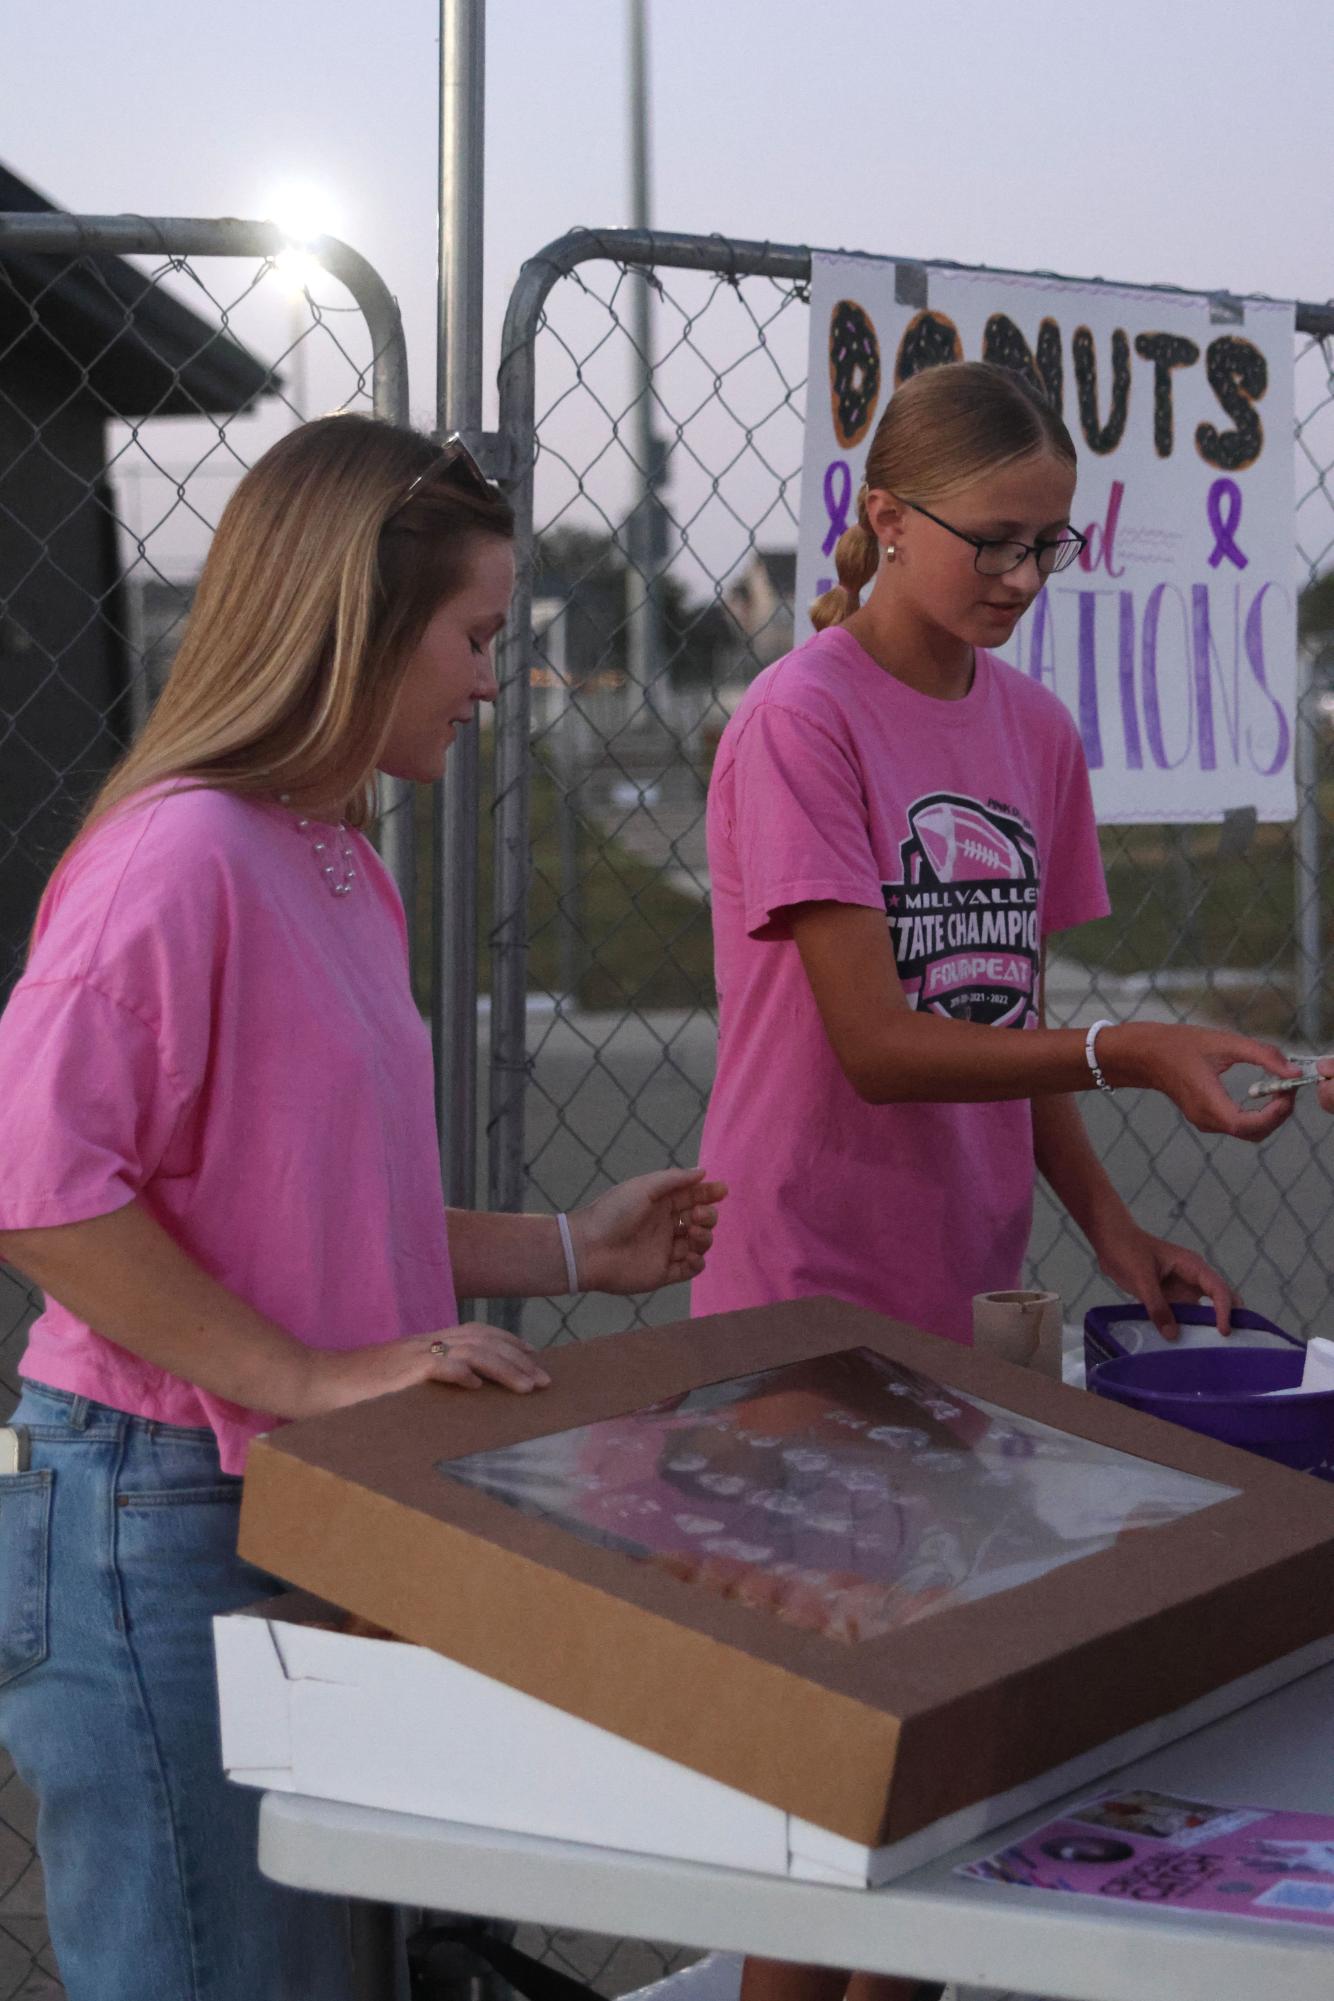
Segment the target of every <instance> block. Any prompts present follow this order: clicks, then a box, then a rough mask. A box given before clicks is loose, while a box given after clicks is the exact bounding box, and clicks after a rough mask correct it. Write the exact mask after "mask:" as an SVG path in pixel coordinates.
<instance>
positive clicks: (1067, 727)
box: [692, 627, 1108, 1343]
mask: <svg viewBox="0 0 1334 2001" xmlns="http://www.w3.org/2000/svg"><path fill="white" fill-rule="evenodd" d="M708 835H709V866H710V871H711V875H712V883H713V927H714V953H715V970H716V976H717V982H718V995H719V1010H720V1013H719V1045H718V1074H717V1079H716V1082H715V1085H714V1089H713V1095H712V1097H711V1099H710V1102H709V1110H708V1117H707V1119H706V1121H705V1127H704V1136H703V1140H702V1142H701V1147H700V1158H701V1160H702V1161H704V1162H705V1163H706V1165H707V1166H708V1169H709V1172H710V1174H713V1175H718V1176H720V1177H721V1178H722V1179H723V1180H725V1181H726V1182H727V1183H728V1184H729V1187H730V1190H731V1193H730V1195H729V1198H728V1202H727V1205H726V1210H725V1214H724V1216H723V1219H722V1222H721V1223H720V1226H719V1230H718V1235H717V1240H716V1242H715V1245H714V1248H713V1251H712V1253H711V1255H710V1258H709V1263H708V1266H707V1268H706V1270H705V1272H704V1273H703V1275H702V1276H701V1277H700V1278H698V1279H697V1280H696V1281H695V1285H694V1289H693V1293H692V1305H693V1309H694V1311H695V1312H696V1313H718V1312H725V1311H728V1310H730V1309H732V1308H735V1307H741V1306H755V1305H760V1304H763V1303H765V1302H768V1301H772V1300H780V1299H796V1298H803V1297H811V1296H812V1295H815V1294H820V1293H828V1294H832V1295H834V1296H835V1297H837V1298H840V1299H846V1300H850V1301H852V1302H853V1303H854V1304H857V1305H862V1306H868V1307H872V1308H874V1309H876V1310H878V1311H880V1312H882V1313H889V1314H893V1315H895V1316H896V1317H898V1318H900V1319H903V1320H907V1321H910V1322H912V1323H913V1324H915V1325H916V1326H919V1327H924V1328H927V1329H928V1330H929V1331H931V1332H932V1333H936V1334H941V1335H945V1336H946V1337H947V1338H949V1339H951V1340H954V1341H960V1342H965V1343H966V1342H968V1341H970V1340H971V1338H972V1334H971V1327H972V1304H971V1302H972V1298H973V1295H974V1294H975V1293H977V1292H985V1291H991V1290H996V1289H1000V1288H1007V1287H1011V1286H1014V1285H1016V1284H1017V1283H1018V1280H1019V1276H1020V1271H1021V1267H1022V1262H1023V1257H1024V1251H1025V1248H1026V1246H1027V1242H1028V1234H1029V1228H1030V1225H1031V1222H1032V1208H1033V1179H1034V1166H1033V1123H1032V1113H1031V1109H1030V1106H1029V1103H1028V1101H1027V1100H1026V1099H1019V1100H1010V1101H1006V1102H1002V1103H996V1104H941V1105H923V1104H906V1105H868V1104H866V1103H865V1102H864V1100H862V1099H861V1098H859V1097H858V1095H857V1093H856V1092H855V1091H854V1090H853V1088H852V1086H851V1084H849V1083H848V1081H847V1079H846V1078H845V1077H844V1075H843V1072H842V1070H841V1069H840V1068H839V1065H838V1062H837V1060H836V1058H835V1056H834V1052H833V1050H832V1048H831V1047H830V1044H829V1041H828V1038H827V1037H826V1035H825V1032H824V1027H823V1024H822V1023H821V1020H820V1016H819V1013H818V1011H817V1009H816V1005H815V999H814V996H813V995H812V993H811V990H810V986H809V984H808V983H807V980H806V976H805V973H804V971H803V969H802V965H801V960H800V957H799V955H798V952H797V948H796V945H795V944H794V943H793V941H792V935H791V928H790V923H789V921H788V920H789V916H790V913H791V910H792V908H793V906H794V905H797V904H801V903H811V902H836V903H851V904H860V905H864V906H866V907H868V908H870V909H873V910H879V911H883V912H884V915H885V922H886V924H887V925H888V926H889V931H890V937H891V939H892V941H893V946H894V955H895V959H896V961H897V964H898V970H899V975H900V977H901V979H902V981H903V986H904V991H905V993H906V994H907V997H908V1001H909V1003H910V1005H911V1006H913V1007H916V1008H919V1009H927V1008H929V1009H931V1010H933V1011H934V1012H935V1013H937V1014H941V1015H944V1016H947V1017H951V1018H953V1019H956V1020H965V1021H980V1022H988V1023H991V1024H993V1025H994V1026H995V1027H996V1028H997V1029H1026V1028H1030V1027H1036V1026H1037V1025H1038V1008H1039V991H1038V988H1039V975H1040V970H1041V959H1042V946H1043V941H1044V939H1045V938H1046V937H1047V935H1048V934H1049V933H1050V932H1053V931H1062V930H1064V929H1066V928H1067V927H1068V926H1070V925H1074V924H1082V923H1086V922H1087V921H1089V920H1090V919H1092V918H1096V917H1102V916H1104V915H1105V914H1106V912H1107V908H1108V904H1107V894H1106V889H1105V886H1104V882H1103V874H1102V865H1101V861H1100V859H1099V854H1098V841H1097V830H1096V827H1095V824H1094V819H1093V808H1092V802H1091V799H1090V794H1089V783H1088V773H1087V770H1086V768H1085V765H1084V757H1083V751H1082V748H1081V745H1080V742H1079V736H1078V732H1077V730H1076V727H1075V724H1074V720H1073V718H1072V717H1071V716H1070V714H1069V712H1068V711H1067V710H1066V708H1065V707H1064V705H1063V704H1062V703H1061V702H1060V701H1059V700H1058V699H1057V697H1056V696H1055V695H1054V694H1052V692H1051V691H1050V690H1049V689H1047V688H1045V687H1042V686H1040V685H1039V684H1038V683H1036V682H1034V681H1031V680H1029V679H1028V678H1027V677H1026V676H1024V675H1023V674H1020V673H1018V672H1017V671H1016V670H1015V669H1013V668H1011V667H1008V666H1006V665H1005V663H1004V662H1003V661H1000V660H997V659H995V658H994V657H993V656H992V655H990V654H987V653H981V652H979V653H978V654H977V656H976V672H975V674H974V678H973V685H972V687H971V688H970V690H969V692H968V694H967V695H966V696H965V697H964V699H963V700H962V701H957V702H943V701H938V700H936V699H935V698H933V697H931V696H928V695H923V694H920V693H919V692H918V691H917V690H916V689H913V688H909V687H907V686H905V685H904V683H903V682H901V681H897V680H895V679H894V677H893V676H892V675H890V674H887V673H886V672H884V670H883V669H882V668H880V667H878V666H877V665H876V663H875V661H874V660H872V659H871V658H870V656H869V654H867V653H865V652H864V651H863V650H862V648H861V647H860V646H859V645H858V644H857V642H856V641H855V640H854V639H853V638H851V637H850V635H849V634H848V633H846V632H844V631H843V630H842V629H841V628H839V627H832V628H831V629H829V630H828V631H826V632H822V633H819V634H817V635H816V637H815V638H814V639H811V640H809V641H808V642H807V643H806V645H804V646H801V647H799V648H798V649H797V650H796V652H794V653H790V654H788V655H787V656H786V657H785V658H784V659H782V660H779V661H776V662H775V663H774V665H773V666H772V667H770V668H767V669H766V670H765V672H764V673H763V674H761V675H760V676H759V677H758V679H757V680H756V681H755V682H754V684H753V685H752V687H751V688H750V689H749V691H748V692H747V695H746V697H745V700H744V701H743V702H742V704H741V707H740V708H739V709H738V711H737V713H736V715H735V716H734V717H733V719H732V721H731V723H730V724H729V725H728V727H727V730H726V731H725V733H724V735H723V739H722V742H721V744H720V746H719V751H718V758H717V762H716V764H715V767H714V773H713V780H712V784H711V786H710V790H709V809H708Z"/></svg>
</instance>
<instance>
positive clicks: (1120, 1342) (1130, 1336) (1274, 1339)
mask: <svg viewBox="0 0 1334 2001" xmlns="http://www.w3.org/2000/svg"><path fill="white" fill-rule="evenodd" d="M1173 1312H1174V1314H1175V1316H1176V1321H1177V1325H1178V1326H1179V1327H1180V1328H1182V1329H1183V1330H1186V1329H1190V1328H1193V1327H1207V1328H1208V1329H1209V1330H1210V1331H1211V1333H1212V1334H1213V1335H1214V1339H1213V1341H1211V1342H1208V1343H1207V1344H1205V1345H1208V1346H1210V1347H1216V1346H1218V1345H1219V1343H1220V1342H1221V1340H1222V1338H1223V1337H1222V1336H1221V1335H1219V1334H1218V1332H1217V1329H1218V1321H1217V1318H1216V1317H1215V1314H1214V1309H1213V1307H1212V1306H1177V1307H1174V1308H1173ZM1232 1325H1233V1327H1234V1329H1235V1330H1236V1331H1235V1333H1233V1334H1230V1335H1229V1336H1228V1337H1227V1338H1228V1340H1229V1341H1235V1342H1236V1344H1237V1346H1238V1347H1239V1348H1264V1349H1269V1350H1271V1351H1272V1350H1274V1349H1276V1348H1277V1349H1279V1350H1282V1349H1283V1348H1294V1349H1296V1351H1297V1353H1298V1354H1302V1353H1304V1352H1305V1343H1304V1342H1301V1341H1299V1340H1298V1339H1297V1338H1296V1336H1295V1335H1293V1334H1287V1333H1285V1332H1284V1330H1283V1329H1282V1328H1281V1327H1276V1326H1275V1325H1274V1322H1273V1321H1272V1320H1266V1319H1265V1317H1264V1315H1263V1314H1262V1313H1252V1312H1251V1310H1250V1308H1249V1307H1245V1306H1239V1307H1237V1308H1236V1310H1235V1311H1234V1313H1233V1315H1232ZM1140 1334H1147V1335H1148V1336H1149V1338H1150V1340H1151V1342H1152V1343H1153V1344H1154V1346H1153V1348H1152V1350H1151V1352H1155V1353H1156V1352H1157V1344H1158V1342H1159V1341H1160V1340H1161V1336H1160V1335H1159V1334H1158V1332H1157V1330H1156V1329H1155V1328H1154V1327H1153V1324H1152V1322H1151V1321H1150V1319H1149V1314H1148V1309H1147V1307H1144V1306H1126V1305H1125V1304H1123V1303H1122V1302H1120V1301H1118V1302H1117V1304H1116V1305H1115V1306H1095V1307H1093V1308H1091V1309H1090V1311H1089V1312H1088V1313H1086V1314H1085V1315H1084V1368H1085V1371H1086V1373H1087V1375H1088V1376H1089V1377H1090V1378H1091V1377H1092V1375H1093V1371H1094V1370H1095V1369H1096V1368H1097V1366H1098V1364H1099V1362H1114V1361H1119V1360H1120V1358H1121V1357H1122V1356H1123V1355H1138V1354H1142V1353H1144V1346H1143V1343H1142V1342H1141V1341H1140V1340H1138V1339H1136V1336H1137V1335H1140ZM1248 1334H1249V1335H1251V1336H1255V1335H1257V1334H1258V1335H1259V1336H1260V1339H1259V1340H1258V1341H1257V1340H1255V1339H1251V1340H1249V1341H1248V1340H1246V1339H1244V1338H1241V1337H1244V1336H1245V1335H1248ZM1200 1345H1201V1344H1200V1343H1199V1342H1192V1341H1191V1339H1190V1336H1189V1333H1184V1332H1183V1346H1185V1347H1191V1346H1195V1347H1198V1346H1200Z"/></svg>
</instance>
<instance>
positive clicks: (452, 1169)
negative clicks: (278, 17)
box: [432, 0, 486, 1209]
mask: <svg viewBox="0 0 1334 2001" xmlns="http://www.w3.org/2000/svg"><path fill="white" fill-rule="evenodd" d="M485 104H486V5H485V0H441V9H440V263H439V286H440V332H439V349H438V356H439V360H438V367H437V374H436V414H437V421H438V424H439V428H440V433H441V435H442V436H445V435H447V434H448V433H449V432H451V431H462V432H464V433H465V434H467V435H468V436H469V437H471V438H473V439H476V437H477V436H478V434H479V433H480V431H481V427H482V195H483V162H484V143H485V131H484V123H485ZM479 792H480V787H479V784H478V754H477V725H476V724H475V723H473V724H471V725H470V726H469V727H468V728H467V729H466V730H463V731H461V732H460V735H459V738H458V740H457V742H456V743H455V745H454V747H453V749H452V750H451V752H450V755H449V763H448V766H447V767H446V773H445V778H444V782H443V784H442V785H440V786H439V787H437V791H436V801H435V842H436V858H437V864H438V867H437V896H436V908H437V920H436V921H437V933H436V940H437V964H436V981H435V995H434V1018H433V1021H432V1031H433V1034H434V1037H435V1063H436V1116H437V1120H438V1123H439V1128H440V1148H441V1170H442V1174H443V1178H444V1187H445V1200H446V1202H447V1203H449V1204H450V1206H451V1207H453V1208H458V1209H470V1208H472V1207H473V1205H474V1199H475V1188H476V1172H477V814H478V800H479Z"/></svg>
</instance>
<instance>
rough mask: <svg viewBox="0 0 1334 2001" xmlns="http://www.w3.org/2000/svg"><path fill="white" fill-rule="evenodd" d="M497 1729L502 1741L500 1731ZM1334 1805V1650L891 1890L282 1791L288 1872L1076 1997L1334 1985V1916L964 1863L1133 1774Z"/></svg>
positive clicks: (271, 1823)
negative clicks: (1107, 1891)
mask: <svg viewBox="0 0 1334 2001" xmlns="http://www.w3.org/2000/svg"><path fill="white" fill-rule="evenodd" d="M499 1748H500V1747H498V1749H499ZM1130 1784H1135V1785H1145V1786H1151V1787H1153V1788H1154V1789H1156V1790H1158V1791H1161V1792H1176V1793H1185V1794H1187V1795H1189V1796H1192V1797H1195V1798H1199V1799H1203V1800H1216V1801H1218V1802H1220V1803H1223V1804H1231V1805H1239V1806H1245V1805H1251V1806H1265V1807H1272V1808H1284V1809H1287V1810H1289V1811H1296V1812H1307V1813H1327V1814H1334V1666H1331V1667H1325V1668H1321V1669H1319V1670H1317V1671H1316V1672H1315V1673H1313V1674H1310V1675H1307V1676H1306V1677H1305V1678H1304V1679H1303V1680H1301V1681H1298V1682H1294V1683H1292V1684H1291V1685H1289V1686H1288V1687H1287V1688H1284V1689H1281V1690H1280V1691H1279V1692H1278V1693H1277V1694H1274V1695H1270V1696H1265V1697H1264V1698H1262V1699H1261V1700H1260V1701H1259V1702H1256V1703H1253V1704H1251V1706H1250V1707H1249V1708H1246V1709H1243V1710H1240V1711H1238V1712H1237V1713H1236V1714H1234V1715H1232V1716H1229V1717H1226V1718H1225V1719H1224V1720H1223V1721H1222V1722H1220V1723H1215V1724H1211V1725H1210V1726H1209V1727H1208V1728H1207V1729H1204V1730H1200V1731H1197V1732H1196V1734H1195V1735H1194V1736H1193V1737H1186V1738H1183V1739H1182V1740H1181V1741H1180V1742H1178V1743H1176V1744H1172V1745H1169V1746H1168V1747H1167V1748H1166V1749H1165V1750H1160V1751H1155V1752H1154V1753H1153V1754H1152V1755H1151V1756H1149V1757H1147V1758H1143V1759H1141V1760H1139V1761H1138V1762H1137V1763H1135V1764H1132V1765H1128V1766H1126V1767H1124V1768H1123V1769H1122V1770H1121V1771H1120V1772H1117V1773H1115V1774H1109V1775H1108V1776H1107V1778H1106V1779H1104V1780H1101V1781H1099V1782H1098V1783H1097V1784H1096V1785H1092V1786H1087V1787H1084V1788H1082V1789H1081V1790H1080V1791H1079V1792H1078V1793H1075V1794H1071V1795H1069V1796H1068V1799H1067V1800H1066V1801H1064V1802H1062V1801H1056V1802H1053V1803H1052V1804H1051V1805H1050V1806H1047V1807H1045V1808H1043V1809H1041V1810H1040V1811H1039V1812H1037V1813H1033V1814H1029V1815H1028V1816H1026V1817H1025V1818H1024V1819H1022V1820H1018V1821H1015V1822H1014V1823H1013V1825H1012V1826H1011V1827H1009V1828H1006V1829H1004V1830H1002V1831H1000V1832H997V1833H993V1834H991V1835H989V1836H987V1837H986V1838H985V1839H984V1840H982V1841H979V1842H974V1843H973V1844H971V1845H970V1846H969V1847H966V1848H961V1849H959V1850H958V1851H957V1852H956V1853H954V1854H953V1855H950V1856H947V1857H945V1858H944V1859H943V1860H941V1861H938V1862H935V1863H932V1864H930V1865H928V1866H927V1867H925V1868H922V1869H918V1870H915V1871H914V1872H913V1873H912V1874H911V1875H908V1876H903V1877H901V1878H900V1879H899V1880H898V1881H897V1882H895V1883H892V1884H890V1885H889V1886H888V1887H887V1888H886V1889H883V1890H863V1889H845V1888H842V1887H832V1886H825V1885H823V1884H814V1883H798V1882H789V1881H785V1880H783V1879H781V1878H777V1877H772V1876H758V1875H752V1874H748V1873H745V1872H743V1871H740V1870H727V1869H715V1868H705V1867H699V1866H696V1865H692V1864H687V1863H681V1862H669V1861H664V1860H661V1859H659V1858H656V1857H653V1856H644V1855H632V1854H627V1853H625V1852H624V1851H620V1850H616V1849H604V1848H588V1847H578V1846H575V1845H574V1844H572V1843H564V1842H557V1841H546V1840H540V1839H537V1838H535V1837H532V1836H527V1835H519V1834H507V1833H504V1832H500V1831H497V1830H493V1829H487V1828H477V1827H465V1826H463V1825H461V1824H458V1823H455V1822H449V1821H435V1820H425V1819H419V1818H416V1817H414V1816H412V1815H408V1814H396V1813H382V1812H377V1811H374V1810H372V1809H370V1808H366V1807H353V1806H341V1805H337V1804H334V1803H332V1802H330V1801H328V1800H313V1799H305V1798H302V1797H299V1796H296V1795H293V1794H282V1793H270V1794H268V1795H266V1797H265V1799H264V1803H263V1809H262V1814H261V1820H260V1851H259V1852H260V1864H261V1867H262V1868H263V1869H264V1870H265V1872H266V1874H268V1875H270V1876H272V1877H275V1878H276V1879H277V1880H278V1881H279V1882H283V1883H289V1884H292V1885H295V1886H297V1887H300V1888H305V1889H314V1890H326V1891H334V1892H338V1893H341V1894H344V1895H349V1896H356V1897H363V1898H368V1899H371V1900H376V1901H382V1902H385V1903H398V1904H408V1905H417V1906H421V1907H423V1908H425V1909H440V1910H454V1911H459V1910H462V1911H470V1912H475V1913H477V1914H479V1915H482V1916H487V1917H498V1918H511V1919H518V1920H522V1921H529V1922H533V1923H537V1924H547V1925H557V1926H565V1927H572V1928H574V1929H576V1930H585V1931H592V1932H602V1933H608V1934H611V1935H614V1936H618V1937H637V1938H653V1939H671V1940H674V1941H676V1942H677V1943H678V1944H681V1945H687V1946H702V1947H712V1948H715V1949H722V1950H726V1951H732V1952H759V1953H763V1954H766V1955H768V1956H770V1957H773V1958H779V1959H791V1960H802V1961H809V1962H812V1963H815V1964H825V1965H835V1966H848V1967H860V1968H863V1969H865V1970H867V1971H870V1972H882V1973H903V1974H912V1975H917V1976H919V1977H921V1978H935V1979H938V1980H952V1981H956V1982H960V1983H965V1984H968V1985H973V1986H979V1987H986V1986H990V1987H1000V1988H1012V1989H1017V1990H1018V1991H1019V1992H1021V1993H1025V1994H1044V1995H1059V1996H1061V1997H1063V2001H1330V1996H1331V1995H1332V1994H1334V1934H1332V1933H1331V1932H1329V1931H1321V1930H1320V1929H1318V1928H1316V1927H1314V1926H1306V1925H1297V1924H1286V1923H1283V1922H1281V1921H1261V1920H1255V1919H1246V1918H1214V1917H1209V1918H1205V1917H1199V1916H1192V1915H1190V1914H1188V1913H1184V1912H1178V1911H1172V1910H1142V1909H1135V1910H1128V1909H1126V1908H1125V1907H1123V1906H1120V1905H1108V1904H1107V1903H1104V1902H1102V1901H1100V1900H1096V1899H1093V1898H1083V1897H1076V1896H1070V1895H1065V1894H1061V1893H1057V1892H1052V1891H1039V1890H1024V1889H1013V1888H1007V1887H1005V1886H1002V1885H999V1884H991V1883H978V1882H972V1881H965V1880H963V1879H962V1878H960V1877H958V1876H956V1875H954V1873H953V1871H954V1868H955V1867H956V1865H957V1864H958V1863H960V1862H962V1861H968V1860H971V1859H973V1858H974V1857H976V1856H979V1855H987V1854H990V1853H992V1852H993V1851H994V1850H995V1849H997V1848H1000V1847H1002V1846H1004V1845H1005V1843H1006V1842H1007V1841H1009V1840H1011V1839H1014V1838H1017V1837H1018V1836H1019V1835H1021V1834H1023V1833H1025V1832H1027V1831H1028V1830H1029V1829H1031V1828H1034V1827H1040V1826H1042V1825H1043V1824H1044V1823H1045V1822H1046V1821H1048V1820H1053V1819H1055V1818H1057V1817H1058V1815H1059V1814H1060V1813H1061V1812H1062V1811H1063V1809H1064V1807H1065V1806H1066V1805H1073V1804H1075V1803H1076V1802H1077V1801H1078V1800H1079V1799H1081V1798H1088V1797H1089V1795H1090V1794H1092V1793H1096V1792H1100V1791H1104V1790H1107V1789H1110V1788H1111V1787H1113V1786H1115V1787H1121V1786H1125V1785H1130Z"/></svg>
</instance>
